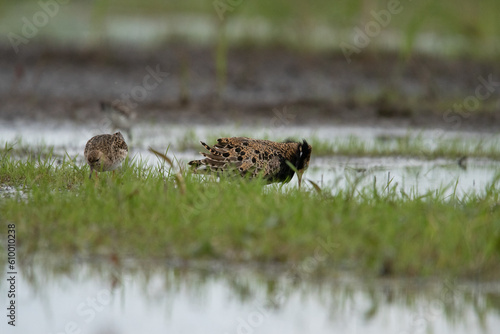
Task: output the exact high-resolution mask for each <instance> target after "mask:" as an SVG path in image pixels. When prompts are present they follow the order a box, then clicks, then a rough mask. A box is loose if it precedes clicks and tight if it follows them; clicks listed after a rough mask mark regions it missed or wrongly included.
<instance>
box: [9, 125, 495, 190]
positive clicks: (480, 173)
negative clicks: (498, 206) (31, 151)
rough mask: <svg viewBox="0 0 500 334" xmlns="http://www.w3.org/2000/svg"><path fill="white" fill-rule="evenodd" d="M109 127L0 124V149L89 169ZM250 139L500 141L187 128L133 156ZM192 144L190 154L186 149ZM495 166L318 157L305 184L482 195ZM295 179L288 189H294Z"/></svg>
mask: <svg viewBox="0 0 500 334" xmlns="http://www.w3.org/2000/svg"><path fill="white" fill-rule="evenodd" d="M102 124H105V123H104V122H101V123H95V124H91V123H88V124H79V123H74V122H60V123H56V122H47V123H36V122H14V123H12V122H10V123H7V122H4V123H2V122H0V134H1V137H0V145H4V144H5V142H9V143H17V144H16V145H17V146H18V147H20V146H30V147H36V146H40V145H46V146H53V147H54V153H55V154H59V155H65V154H66V153H67V154H68V155H69V156H71V157H75V156H76V157H77V161H78V162H79V163H82V164H83V149H84V147H85V144H86V142H87V140H88V139H89V138H90V137H92V136H93V135H96V134H100V133H106V132H110V131H111V130H110V129H107V128H105V125H102ZM219 135H220V136H224V135H226V136H239V135H252V136H253V137H269V138H271V139H275V140H283V139H284V138H288V137H294V138H312V137H314V138H318V139H321V140H328V141H337V142H338V140H343V139H346V140H349V138H352V137H355V138H358V139H359V140H361V141H363V142H364V143H366V145H367V146H368V147H369V146H370V145H371V146H374V145H377V139H380V138H381V137H383V138H401V137H404V136H408V135H410V136H415V137H416V136H419V137H420V138H424V139H422V142H423V145H424V146H426V147H428V148H432V147H433V146H434V145H436V142H437V140H441V139H447V138H448V139H449V138H457V137H460V138H462V139H466V140H469V141H471V142H473V143H476V142H481V143H482V144H484V145H487V144H488V143H492V142H494V143H496V142H498V136H495V135H494V134H482V133H475V132H445V131H440V130H411V129H406V128H382V127H360V126H315V127H312V126H310V127H270V126H269V125H268V124H265V123H264V124H260V125H254V126H241V125H235V124H230V125H224V126H205V125H183V124H168V123H155V124H149V123H140V124H137V126H135V127H134V129H133V136H134V137H133V140H127V141H128V143H129V148H130V154H129V156H130V157H135V158H136V159H138V160H142V161H144V162H146V163H147V164H152V165H156V164H158V163H159V161H158V159H157V158H156V157H155V156H153V155H152V154H151V153H150V152H148V147H150V146H151V147H153V148H155V149H157V150H159V151H164V150H166V149H167V148H169V149H168V155H169V156H171V157H175V158H176V159H178V161H179V162H180V163H181V164H185V163H186V162H188V161H189V160H191V159H195V158H198V157H199V154H198V151H202V147H201V146H199V144H198V140H208V139H209V138H212V137H214V136H219ZM186 145H188V146H187V148H186V147H185V146H186ZM496 165H497V163H496V162H495V161H491V160H487V159H468V160H467V168H465V169H464V168H461V167H460V166H459V165H458V163H457V161H454V160H446V159H437V160H423V159H419V158H418V157H416V158H407V157H342V156H340V157H339V156H331V157H317V156H315V155H314V151H313V157H312V159H311V163H310V168H309V170H308V172H307V174H306V177H307V178H308V179H310V180H312V181H314V182H316V183H317V184H318V185H320V186H321V187H322V188H323V187H329V188H333V191H335V190H336V189H346V188H349V187H352V185H353V184H356V185H357V187H358V188H362V187H364V186H372V185H373V184H374V182H375V183H376V185H377V187H378V188H379V189H380V190H381V191H383V190H384V189H386V188H387V186H388V185H389V186H390V187H394V186H396V187H397V190H398V193H400V191H403V192H404V193H406V194H407V195H410V194H411V195H421V194H425V193H427V192H428V191H441V192H442V194H443V195H444V196H449V195H452V194H456V195H463V194H470V193H481V192H483V191H484V189H485V187H486V186H487V185H488V184H490V183H491V182H492V181H493V180H494V178H495V174H496V170H497V168H496ZM296 185H297V182H296V180H295V179H294V180H292V182H291V183H290V184H289V185H288V186H291V187H295V186H296Z"/></svg>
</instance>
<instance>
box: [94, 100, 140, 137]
mask: <svg viewBox="0 0 500 334" xmlns="http://www.w3.org/2000/svg"><path fill="white" fill-rule="evenodd" d="M100 106H101V111H102V112H103V113H104V114H105V115H106V117H107V118H108V119H109V120H110V122H111V125H112V131H116V130H123V131H125V132H126V134H127V136H128V139H132V124H133V123H134V121H135V118H136V117H137V115H136V113H135V112H134V111H132V109H130V108H129V107H127V105H126V104H125V103H124V102H122V101H120V100H117V101H113V102H106V101H101V102H100Z"/></svg>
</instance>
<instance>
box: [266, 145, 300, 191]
mask: <svg viewBox="0 0 500 334" xmlns="http://www.w3.org/2000/svg"><path fill="white" fill-rule="evenodd" d="M284 145H286V150H285V154H284V155H283V159H282V161H281V166H280V169H279V171H278V173H276V174H275V175H274V176H273V177H272V178H271V179H270V180H269V181H270V182H290V180H291V179H292V178H293V175H294V174H295V171H294V170H293V169H292V168H290V166H289V165H288V164H287V161H289V162H290V163H291V164H292V166H297V163H298V162H299V159H300V150H299V147H300V144H299V143H284Z"/></svg>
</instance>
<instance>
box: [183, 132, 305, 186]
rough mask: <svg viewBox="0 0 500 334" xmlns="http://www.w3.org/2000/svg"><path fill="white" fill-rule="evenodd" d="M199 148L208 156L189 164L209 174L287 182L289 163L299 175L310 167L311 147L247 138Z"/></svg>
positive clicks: (299, 143)
mask: <svg viewBox="0 0 500 334" xmlns="http://www.w3.org/2000/svg"><path fill="white" fill-rule="evenodd" d="M201 144H202V145H203V146H204V147H205V148H206V149H207V150H208V151H209V153H201V154H202V155H203V156H205V159H202V160H193V161H191V162H189V164H190V165H192V166H194V167H195V168H200V167H203V166H205V169H207V170H208V171H215V172H231V171H234V172H236V174H240V175H241V176H248V177H256V176H258V175H261V176H262V177H263V178H264V179H265V180H267V181H268V183H272V182H289V181H290V180H291V179H292V177H293V175H294V173H295V172H294V170H293V169H292V168H290V166H289V165H288V164H287V161H289V162H290V163H291V164H292V165H293V166H294V167H295V168H296V170H297V171H298V173H299V175H298V176H299V182H300V178H301V176H302V173H303V172H304V171H305V170H306V169H307V167H308V166H309V160H310V159H311V151H312V148H311V145H309V144H308V143H307V142H306V141H305V140H304V141H302V142H293V141H289V142H282V143H277V142H273V141H270V140H260V139H252V138H247V137H233V138H219V139H217V144H215V145H213V146H208V145H207V144H205V143H204V142H201Z"/></svg>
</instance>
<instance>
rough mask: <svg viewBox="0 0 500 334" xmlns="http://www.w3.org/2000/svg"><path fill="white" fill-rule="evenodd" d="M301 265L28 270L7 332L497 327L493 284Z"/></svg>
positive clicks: (498, 289)
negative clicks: (312, 270) (322, 271)
mask: <svg viewBox="0 0 500 334" xmlns="http://www.w3.org/2000/svg"><path fill="white" fill-rule="evenodd" d="M304 268H306V269H307V267H302V269H303V270H297V271H295V272H294V273H295V276H292V275H289V272H287V270H281V272H282V274H277V271H276V270H273V268H268V269H267V270H262V269H260V270H258V269H256V268H253V269H252V268H248V267H231V266H229V265H223V264H220V263H219V264H217V263H215V264H214V263H212V264H209V265H206V266H200V267H197V268H189V267H185V266H172V265H167V264H165V263H156V264H149V265H144V264H141V265H140V266H139V267H137V266H136V264H133V265H124V266H121V267H114V266H113V265H112V264H110V263H96V262H94V263H93V264H89V263H78V262H77V264H75V263H74V262H73V264H64V263H63V262H61V263H59V264H58V265H53V264H52V265H46V266H42V265H40V264H38V265H34V266H27V267H26V266H25V267H23V269H22V270H21V271H20V273H19V275H18V277H17V279H18V283H17V291H18V297H17V300H16V303H17V307H18V320H17V325H16V328H15V330H14V331H12V330H11V331H9V332H12V333H14V332H15V333H64V332H68V329H70V330H71V331H73V330H74V331H75V333H76V332H77V331H78V330H81V333H91V334H94V333H96V334H97V333H121V334H127V333H159V332H162V333H246V334H247V333H248V334H249V333H277V332H285V333H332V332H334V333H398V334H401V333H441V334H446V333H496V332H497V330H498V328H499V326H500V318H499V316H498V313H499V311H500V304H499V303H498V300H500V299H499V297H500V286H499V284H498V283H495V284H486V283H483V284H474V283H465V282H453V281H415V280H362V279H359V278H355V277H353V276H350V275H349V274H345V273H344V274H342V273H339V274H335V275H332V276H330V277H326V278H323V279H318V278H315V277H314V276H312V275H310V274H309V273H308V271H307V270H304ZM292 277H293V278H292ZM0 290H1V294H2V295H5V294H6V284H5V282H4V280H2V283H1V284H0ZM2 326H5V321H2ZM71 331H69V332H71ZM2 332H3V331H2Z"/></svg>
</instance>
